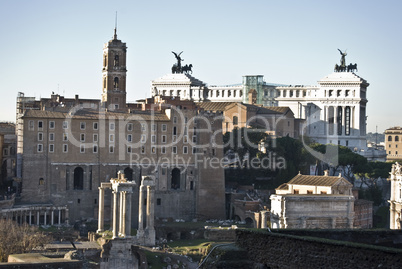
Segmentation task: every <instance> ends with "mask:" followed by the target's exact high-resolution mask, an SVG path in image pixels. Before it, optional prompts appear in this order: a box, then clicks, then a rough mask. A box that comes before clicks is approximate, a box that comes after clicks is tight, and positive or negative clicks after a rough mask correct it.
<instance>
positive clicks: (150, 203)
mask: <svg viewBox="0 0 402 269" xmlns="http://www.w3.org/2000/svg"><path fill="white" fill-rule="evenodd" d="M147 229H148V230H154V188H153V186H147Z"/></svg>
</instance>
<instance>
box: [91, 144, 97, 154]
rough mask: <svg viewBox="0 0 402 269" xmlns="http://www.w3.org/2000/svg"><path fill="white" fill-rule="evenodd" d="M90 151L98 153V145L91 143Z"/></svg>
mask: <svg viewBox="0 0 402 269" xmlns="http://www.w3.org/2000/svg"><path fill="white" fill-rule="evenodd" d="M92 151H93V153H98V145H93V147H92Z"/></svg>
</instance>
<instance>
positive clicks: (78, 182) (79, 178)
mask: <svg viewBox="0 0 402 269" xmlns="http://www.w3.org/2000/svg"><path fill="white" fill-rule="evenodd" d="M83 189H84V170H83V169H82V168H81V167H76V168H75V169H74V190H83Z"/></svg>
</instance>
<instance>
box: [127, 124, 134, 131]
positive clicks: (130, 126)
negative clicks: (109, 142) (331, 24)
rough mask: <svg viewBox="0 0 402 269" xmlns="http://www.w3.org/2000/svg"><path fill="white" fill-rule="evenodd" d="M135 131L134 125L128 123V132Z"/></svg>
mask: <svg viewBox="0 0 402 269" xmlns="http://www.w3.org/2000/svg"><path fill="white" fill-rule="evenodd" d="M132 130H133V124H132V123H127V131H129V132H131V131H132Z"/></svg>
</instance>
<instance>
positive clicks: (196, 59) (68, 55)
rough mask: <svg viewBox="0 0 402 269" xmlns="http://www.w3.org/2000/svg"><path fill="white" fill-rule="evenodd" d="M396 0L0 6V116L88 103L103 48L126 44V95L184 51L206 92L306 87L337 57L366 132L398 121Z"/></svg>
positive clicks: (401, 59) (1, 2)
mask: <svg viewBox="0 0 402 269" xmlns="http://www.w3.org/2000/svg"><path fill="white" fill-rule="evenodd" d="M401 10H402V1H397V0H395V1H386V0H385V1H360V0H357V1H350V0H349V1H343V0H340V1H321V0H317V1H278V0H275V1H271V0H261V1H254V0H250V1H244V0H242V1H239V0H221V1H219V0H214V1H209V0H203V1H189V0H187V1H155V0H154V1H99V0H96V1H95V0H92V1H75V0H74V1H73V0H70V1H61V0H60V1H55V0H48V1H44V0H26V1H20V0H13V1H11V0H10V1H6V0H0V37H1V40H0V51H1V54H2V55H1V62H0V91H1V93H2V95H1V96H2V98H1V99H0V100H1V101H0V120H2V121H15V100H16V96H17V93H18V92H19V91H21V92H24V93H25V96H35V97H37V98H39V97H49V96H50V94H51V92H52V91H53V92H55V93H59V94H61V95H64V96H66V97H73V96H74V95H75V94H79V95H80V97H83V98H100V95H101V82H102V81H101V68H102V47H103V43H105V42H107V41H108V40H110V39H111V38H112V36H113V28H114V23H115V12H116V11H117V12H118V38H119V39H121V40H122V41H123V42H126V43H127V46H128V63H127V69H128V73H127V76H128V78H127V92H128V95H127V100H128V101H135V100H137V99H140V98H144V97H147V96H149V95H150V91H149V85H150V81H151V80H153V79H156V78H158V77H161V76H163V75H165V74H167V73H169V72H170V67H171V66H172V64H173V63H174V62H175V58H174V55H173V54H172V53H171V51H172V50H173V51H177V52H180V51H184V52H183V54H182V58H183V59H184V60H185V61H184V64H185V63H188V64H189V63H192V64H193V66H194V67H193V71H194V73H193V75H194V76H195V77H196V78H198V79H200V80H202V81H204V82H206V83H207V84H209V85H225V84H235V83H240V82H241V78H242V76H243V75H248V74H259V75H264V78H265V81H266V82H272V83H281V84H303V85H317V81H318V80H320V79H321V78H323V77H324V76H326V75H328V74H329V73H331V72H332V71H333V67H334V65H335V64H336V63H338V62H339V59H340V55H339V52H338V51H337V49H338V48H339V49H341V50H347V53H348V55H347V57H346V61H347V63H357V64H358V69H359V70H358V73H357V74H358V75H359V76H361V77H363V78H364V79H366V80H367V81H368V82H369V83H370V87H369V88H368V100H369V102H368V104H367V115H368V131H375V129H376V125H378V131H380V132H382V131H384V130H385V129H386V128H388V127H391V126H396V125H399V126H401V125H402V119H401V117H400V114H401V112H402V109H401V100H402V98H401V97H402V93H401V92H402V90H401V86H400V81H399V78H400V76H401V71H402V68H401V67H402V51H401V48H402V34H401V27H402V16H401V15H400V12H401Z"/></svg>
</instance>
